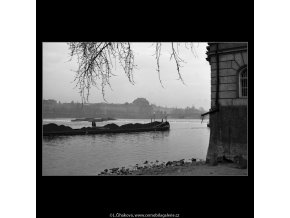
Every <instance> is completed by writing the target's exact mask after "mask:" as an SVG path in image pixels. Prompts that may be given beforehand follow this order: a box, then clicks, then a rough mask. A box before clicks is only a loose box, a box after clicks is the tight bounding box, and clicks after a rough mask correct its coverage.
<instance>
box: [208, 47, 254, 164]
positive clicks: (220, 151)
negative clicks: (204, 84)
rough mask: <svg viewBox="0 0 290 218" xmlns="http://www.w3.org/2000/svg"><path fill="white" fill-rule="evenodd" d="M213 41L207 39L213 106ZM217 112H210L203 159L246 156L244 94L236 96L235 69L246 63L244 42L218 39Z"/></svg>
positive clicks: (214, 104) (245, 99) (212, 105)
mask: <svg viewBox="0 0 290 218" xmlns="http://www.w3.org/2000/svg"><path fill="white" fill-rule="evenodd" d="M215 50H216V44H215V43H209V46H208V53H207V54H208V58H207V60H208V61H209V63H210V65H211V107H212V108H215V107H216V92H217V85H216V84H217V58H216V53H215ZM218 53H219V54H218V55H219V97H218V106H219V107H218V108H219V110H218V112H215V113H212V114H210V125H211V127H210V131H211V132H210V143H209V148H208V152H207V160H208V161H210V160H211V159H214V158H217V159H221V158H222V157H226V158H227V159H231V160H235V157H237V156H242V157H243V158H247V137H248V136H247V112H248V107H247V105H248V98H240V97H239V73H240V71H241V70H242V69H244V68H245V67H247V65H248V53H247V44H246V43H219V47H218Z"/></svg>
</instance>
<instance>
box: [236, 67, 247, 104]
mask: <svg viewBox="0 0 290 218" xmlns="http://www.w3.org/2000/svg"><path fill="white" fill-rule="evenodd" d="M245 71H247V77H246V79H247V96H243V95H242V84H241V74H242V73H244V72H245ZM238 87H239V89H238V91H239V95H238V96H239V98H248V96H249V82H248V67H247V65H245V66H243V67H241V68H240V69H239V70H238Z"/></svg>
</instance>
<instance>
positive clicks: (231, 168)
mask: <svg viewBox="0 0 290 218" xmlns="http://www.w3.org/2000/svg"><path fill="white" fill-rule="evenodd" d="M247 174H248V171H247V169H246V168H245V167H244V166H241V165H239V164H237V163H232V162H228V161H220V162H219V163H218V164H214V165H213V164H208V163H206V162H205V161H203V160H199V159H195V158H192V159H191V160H189V161H185V160H184V159H182V160H179V161H168V162H166V163H165V162H161V163H160V162H159V161H158V160H156V162H150V163H149V162H148V161H145V162H144V163H143V164H136V165H135V166H134V167H131V168H125V167H121V168H112V169H105V170H104V171H103V172H101V173H100V174H98V175H99V176H137V175H143V176H207V175H208V176H226V175H247Z"/></svg>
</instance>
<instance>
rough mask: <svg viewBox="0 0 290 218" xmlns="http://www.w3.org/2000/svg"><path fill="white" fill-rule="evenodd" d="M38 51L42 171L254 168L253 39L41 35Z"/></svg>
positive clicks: (207, 172)
mask: <svg viewBox="0 0 290 218" xmlns="http://www.w3.org/2000/svg"><path fill="white" fill-rule="evenodd" d="M42 57H43V58H42V78H43V81H42V124H43V128H42V134H43V138H42V143H43V144H42V175H43V176H247V175H248V130H247V127H248V43H247V42H43V43H42ZM250 74H251V72H250ZM250 91H251V90H249V92H250Z"/></svg>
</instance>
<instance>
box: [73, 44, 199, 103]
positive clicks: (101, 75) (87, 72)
mask: <svg viewBox="0 0 290 218" xmlns="http://www.w3.org/2000/svg"><path fill="white" fill-rule="evenodd" d="M186 44H187V43H185V47H186V48H187V49H188V47H187V45H186ZM68 45H69V49H70V56H71V58H72V57H73V56H76V57H77V62H78V69H77V70H76V71H75V73H76V75H75V78H74V82H76V86H75V87H78V88H79V93H80V95H81V98H82V103H84V102H87V101H88V98H89V95H90V89H91V87H93V86H94V87H96V88H98V89H99V87H98V84H97V82H98V81H99V82H100V85H101V90H102V95H103V99H104V100H105V101H106V99H105V87H106V86H107V85H108V86H109V87H110V88H111V89H112V87H111V84H110V78H111V77H112V76H115V75H114V74H113V73H112V68H114V65H115V69H116V62H117V60H118V62H119V63H120V65H121V66H122V68H123V70H124V72H125V74H126V76H127V77H128V80H129V82H130V83H131V84H133V85H134V84H135V82H134V77H133V75H134V69H136V68H137V65H135V62H134V61H135V56H134V52H133V50H132V48H131V44H130V42H69V43H68ZM153 45H154V43H153V44H152V46H153ZM161 46H162V43H160V42H157V43H155V58H156V64H157V72H158V78H159V81H160V84H161V86H162V87H163V88H164V86H163V84H162V80H161V75H160V56H161ZM179 46H180V43H177V44H176V48H175V47H174V43H173V42H172V43H171V56H170V60H171V59H172V58H173V59H174V60H175V64H176V67H177V73H178V79H179V80H181V81H182V83H183V84H185V83H184V80H183V78H182V75H181V72H180V68H181V67H182V66H181V63H182V62H183V63H185V61H184V60H183V59H182V58H181V57H180V55H179ZM190 48H191V51H192V53H193V54H194V56H195V57H196V51H195V48H194V45H193V43H190ZM70 60H71V59H70ZM113 60H114V62H113Z"/></svg>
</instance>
